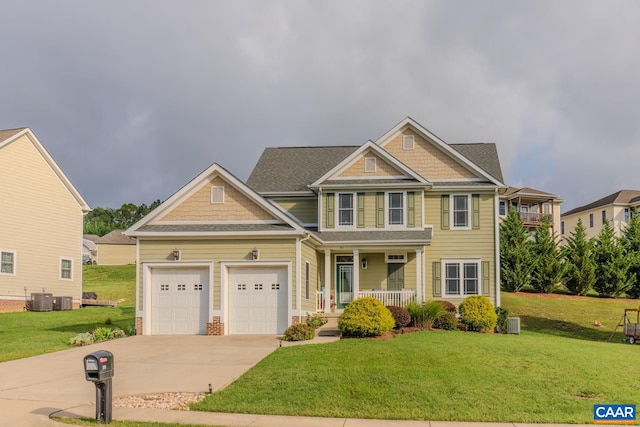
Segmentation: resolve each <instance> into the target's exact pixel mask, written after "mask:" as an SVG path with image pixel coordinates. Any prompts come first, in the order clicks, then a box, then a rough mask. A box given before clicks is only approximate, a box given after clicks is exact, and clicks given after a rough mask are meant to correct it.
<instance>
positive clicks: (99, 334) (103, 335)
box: [91, 326, 114, 342]
mask: <svg viewBox="0 0 640 427" xmlns="http://www.w3.org/2000/svg"><path fill="white" fill-rule="evenodd" d="M91 335H93V341H94V342H100V341H108V340H112V339H113V338H114V336H113V330H112V329H111V328H106V327H104V326H101V327H99V328H96V329H94V330H93V332H91Z"/></svg>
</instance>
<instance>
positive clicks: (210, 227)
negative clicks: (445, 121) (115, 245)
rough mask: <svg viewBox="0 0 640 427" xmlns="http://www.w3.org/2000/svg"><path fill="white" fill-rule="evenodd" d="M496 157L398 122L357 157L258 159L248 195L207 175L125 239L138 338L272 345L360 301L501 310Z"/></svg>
mask: <svg viewBox="0 0 640 427" xmlns="http://www.w3.org/2000/svg"><path fill="white" fill-rule="evenodd" d="M502 181H503V178H502V171H501V168H500V162H499V160H498V154H497V150H496V147H495V144H490V143H478V144H447V143H446V142H444V141H443V140H442V139H440V138H438V137H437V136H435V135H434V134H433V133H431V132H430V131H429V130H427V129H426V128H424V127H423V126H421V125H420V124H419V123H417V122H415V121H414V120H412V119H411V118H406V119H405V120H403V121H402V122H400V123H399V124H397V125H396V126H394V127H393V128H392V129H391V130H390V131H389V132H387V133H386V134H385V135H383V136H381V137H380V138H378V139H377V140H375V141H367V142H365V143H364V144H362V145H354V146H322V147H277V148H266V149H265V150H264V152H263V153H262V156H261V157H260V159H259V160H258V163H257V164H256V166H255V167H254V169H253V172H252V173H251V175H250V177H249V179H248V180H247V182H246V183H244V182H242V181H241V180H239V179H238V178H236V177H235V176H234V175H233V174H231V173H230V172H228V171H227V170H226V169H224V168H223V167H222V166H220V165H218V164H213V165H211V166H210V167H209V168H207V169H206V170H204V171H203V172H201V173H200V174H198V175H197V176H196V177H195V178H193V179H192V180H191V181H190V182H188V183H187V184H186V185H185V186H184V187H182V188H181V189H180V190H178V191H177V192H176V193H174V194H173V195H172V196H171V197H170V198H169V199H167V200H166V201H165V202H163V203H162V204H161V205H160V206H159V207H158V208H156V209H154V210H153V211H152V212H150V213H149V214H148V215H147V216H145V217H144V218H143V219H142V220H140V221H139V222H138V223H136V224H134V225H133V226H132V227H131V228H129V229H128V230H127V231H126V233H125V234H127V235H129V236H132V237H135V238H136V239H137V259H138V277H137V320H136V326H137V330H138V333H139V334H145V335H147V334H209V335H223V334H276V333H277V334H280V333H283V332H284V330H285V329H286V328H287V327H288V326H289V325H291V324H292V323H295V322H299V321H303V320H304V318H305V317H306V316H307V315H308V314H309V313H315V312H323V311H324V312H328V311H336V312H341V311H342V310H343V308H344V306H345V305H346V304H348V303H349V302H350V301H353V300H354V299H356V298H359V297H363V296H372V297H375V298H378V299H380V300H381V301H383V303H385V304H387V305H405V304H406V303H407V302H409V301H417V302H420V303H421V302H424V301H428V300H434V299H446V300H449V301H451V302H453V303H455V304H459V303H460V302H461V301H462V300H463V299H464V298H466V297H467V296H469V295H484V296H487V297H488V298H489V299H490V300H491V301H492V302H493V303H494V304H495V305H499V304H500V273H499V271H500V266H499V253H498V250H499V246H498V228H499V216H498V204H499V196H500V193H501V192H504V191H505V190H506V188H507V187H506V186H505V185H504V184H503V182H502Z"/></svg>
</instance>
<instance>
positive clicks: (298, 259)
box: [296, 231, 311, 322]
mask: <svg viewBox="0 0 640 427" xmlns="http://www.w3.org/2000/svg"><path fill="white" fill-rule="evenodd" d="M304 234H305V237H303V238H302V239H300V238H298V239H296V284H297V286H296V289H297V290H296V307H298V322H302V282H301V281H302V242H304V241H305V240H309V238H311V233H309V232H308V231H305V232H304Z"/></svg>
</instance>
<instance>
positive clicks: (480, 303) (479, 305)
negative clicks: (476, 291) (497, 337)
mask: <svg viewBox="0 0 640 427" xmlns="http://www.w3.org/2000/svg"><path fill="white" fill-rule="evenodd" d="M458 311H459V312H460V321H461V322H462V323H463V324H464V325H465V326H466V327H467V330H468V331H477V332H492V331H493V329H494V328H495V327H496V324H497V323H498V316H497V315H496V311H495V309H494V307H493V304H491V301H490V300H489V298H487V297H483V296H481V295H472V296H470V297H467V298H465V299H464V301H462V302H461V303H460V306H459V307H458Z"/></svg>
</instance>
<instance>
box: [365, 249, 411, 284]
mask: <svg viewBox="0 0 640 427" xmlns="http://www.w3.org/2000/svg"><path fill="white" fill-rule="evenodd" d="M387 253H389V254H403V253H406V254H407V263H406V264H404V288H405V289H412V290H414V291H415V290H416V253H415V250H413V251H404V250H389V251H388V252H387ZM363 257H364V258H367V269H366V270H363V269H362V265H360V290H363V291H369V290H374V289H382V290H388V288H387V276H388V274H389V270H388V265H389V264H387V262H386V261H385V257H386V253H361V254H360V259H361V260H362V258H363Z"/></svg>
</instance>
